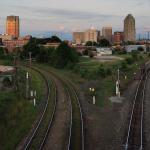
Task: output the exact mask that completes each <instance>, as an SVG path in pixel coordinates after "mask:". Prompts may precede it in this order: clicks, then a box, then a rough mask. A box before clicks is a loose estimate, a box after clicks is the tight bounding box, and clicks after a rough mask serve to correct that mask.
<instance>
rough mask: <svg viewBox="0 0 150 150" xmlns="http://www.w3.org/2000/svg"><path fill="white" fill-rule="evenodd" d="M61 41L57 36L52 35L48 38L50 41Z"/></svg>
mask: <svg viewBox="0 0 150 150" xmlns="http://www.w3.org/2000/svg"><path fill="white" fill-rule="evenodd" d="M61 42H62V41H61V39H60V38H59V37H57V36H52V37H51V38H50V43H61Z"/></svg>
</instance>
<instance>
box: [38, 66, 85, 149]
mask: <svg viewBox="0 0 150 150" xmlns="http://www.w3.org/2000/svg"><path fill="white" fill-rule="evenodd" d="M37 68H39V69H43V68H40V67H36V69H37ZM43 70H44V71H46V72H47V73H49V74H51V75H52V76H54V77H56V78H57V79H59V80H60V82H62V83H63V85H64V87H65V89H66V92H67V95H68V99H69V100H70V127H69V135H68V145H67V150H84V126H83V125H84V122H83V112H82V108H81V104H80V100H79V97H78V94H77V91H76V89H75V87H74V85H73V84H72V83H71V82H70V81H69V80H67V79H64V78H61V77H60V76H59V75H57V74H56V73H54V72H52V71H50V70H47V69H43ZM45 141H46V140H45Z"/></svg>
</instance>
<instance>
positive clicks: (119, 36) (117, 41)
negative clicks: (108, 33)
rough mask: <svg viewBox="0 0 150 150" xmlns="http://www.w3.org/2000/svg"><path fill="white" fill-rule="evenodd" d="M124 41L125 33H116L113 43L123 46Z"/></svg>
mask: <svg viewBox="0 0 150 150" xmlns="http://www.w3.org/2000/svg"><path fill="white" fill-rule="evenodd" d="M123 40H124V33H123V32H118V31H117V32H114V36H113V43H114V44H121V43H122V42H123Z"/></svg>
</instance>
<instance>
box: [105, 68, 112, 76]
mask: <svg viewBox="0 0 150 150" xmlns="http://www.w3.org/2000/svg"><path fill="white" fill-rule="evenodd" d="M106 75H108V76H110V75H112V70H111V69H110V68H107V69H106Z"/></svg>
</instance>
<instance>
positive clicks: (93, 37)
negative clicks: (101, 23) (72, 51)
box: [85, 28, 98, 43]
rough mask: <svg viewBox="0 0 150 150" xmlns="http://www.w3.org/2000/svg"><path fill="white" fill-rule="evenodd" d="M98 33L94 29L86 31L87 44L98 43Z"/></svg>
mask: <svg viewBox="0 0 150 150" xmlns="http://www.w3.org/2000/svg"><path fill="white" fill-rule="evenodd" d="M97 38H98V31H97V30H96V29H94V28H91V29H88V30H86V31H85V42H87V41H92V42H96V43H97Z"/></svg>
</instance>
